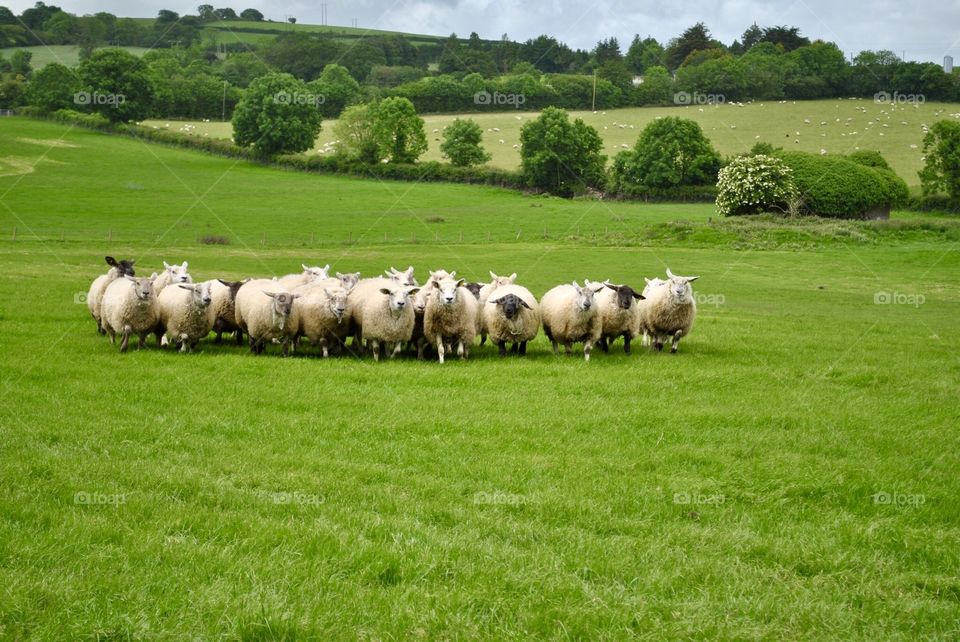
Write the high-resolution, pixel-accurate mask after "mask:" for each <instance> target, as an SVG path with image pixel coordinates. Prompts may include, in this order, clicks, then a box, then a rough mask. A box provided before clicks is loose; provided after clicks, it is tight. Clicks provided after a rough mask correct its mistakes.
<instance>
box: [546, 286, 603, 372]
mask: <svg viewBox="0 0 960 642" xmlns="http://www.w3.org/2000/svg"><path fill="white" fill-rule="evenodd" d="M603 287H604V285H603V283H596V282H593V283H591V282H590V281H588V280H586V279H584V282H583V287H582V288H581V287H580V285H579V284H578V283H577V282H576V281H574V282H573V283H565V284H563V285H558V286H557V287H555V288H553V289H552V290H550V291H549V292H547V293H546V294H544V295H543V298H542V299H541V300H540V314H541V317H542V319H543V333H544V334H546V335H547V338H548V339H550V343H552V344H553V353H554V354H557V348H558V344H560V343H562V344H563V346H564V348H565V349H566V353H567V354H570V352H571V349H570V347H571V344H573V343H579V342H583V358H584V360H585V361H590V353H591V352H592V351H593V345H594V344H595V343H596V342H597V340H598V339H599V338H600V331H601V329H602V320H601V318H600V315H599V314H598V313H597V306H596V305H594V295H595V294H596V293H597V292H599V291H600V290H601V289H603Z"/></svg>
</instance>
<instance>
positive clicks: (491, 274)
mask: <svg viewBox="0 0 960 642" xmlns="http://www.w3.org/2000/svg"><path fill="white" fill-rule="evenodd" d="M490 278H491V279H493V280H494V281H496V280H497V279H499V278H500V277H498V276H497V275H496V274H494V273H493V270H490Z"/></svg>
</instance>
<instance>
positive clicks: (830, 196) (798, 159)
mask: <svg viewBox="0 0 960 642" xmlns="http://www.w3.org/2000/svg"><path fill="white" fill-rule="evenodd" d="M777 156H778V157H779V158H781V159H782V160H783V162H784V163H786V165H787V166H788V167H789V168H790V169H791V170H793V180H794V184H795V185H796V186H797V190H798V192H799V199H800V201H801V204H802V205H801V207H802V210H803V211H804V212H805V213H809V214H814V215H816V216H830V217H837V218H862V217H863V216H864V215H865V214H866V213H867V212H869V211H870V210H873V209H875V208H882V207H893V206H895V205H899V204H900V203H902V202H904V201H905V200H906V198H907V196H908V190H907V186H906V184H905V183H904V182H903V180H902V179H900V178H899V177H898V176H897V175H896V174H894V173H893V172H890V171H888V170H883V169H874V168H872V167H867V166H865V165H860V164H858V163H855V162H853V161H852V160H850V159H848V158H845V157H843V156H820V155H817V154H808V153H805V152H780V153H778V154H777Z"/></svg>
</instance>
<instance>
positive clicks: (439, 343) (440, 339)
mask: <svg viewBox="0 0 960 642" xmlns="http://www.w3.org/2000/svg"><path fill="white" fill-rule="evenodd" d="M437 355H439V357H440V363H443V355H444V349H443V337H437Z"/></svg>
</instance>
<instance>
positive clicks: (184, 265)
mask: <svg viewBox="0 0 960 642" xmlns="http://www.w3.org/2000/svg"><path fill="white" fill-rule="evenodd" d="M183 269H184V270H186V269H187V262H186V261H184V262H183Z"/></svg>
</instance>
